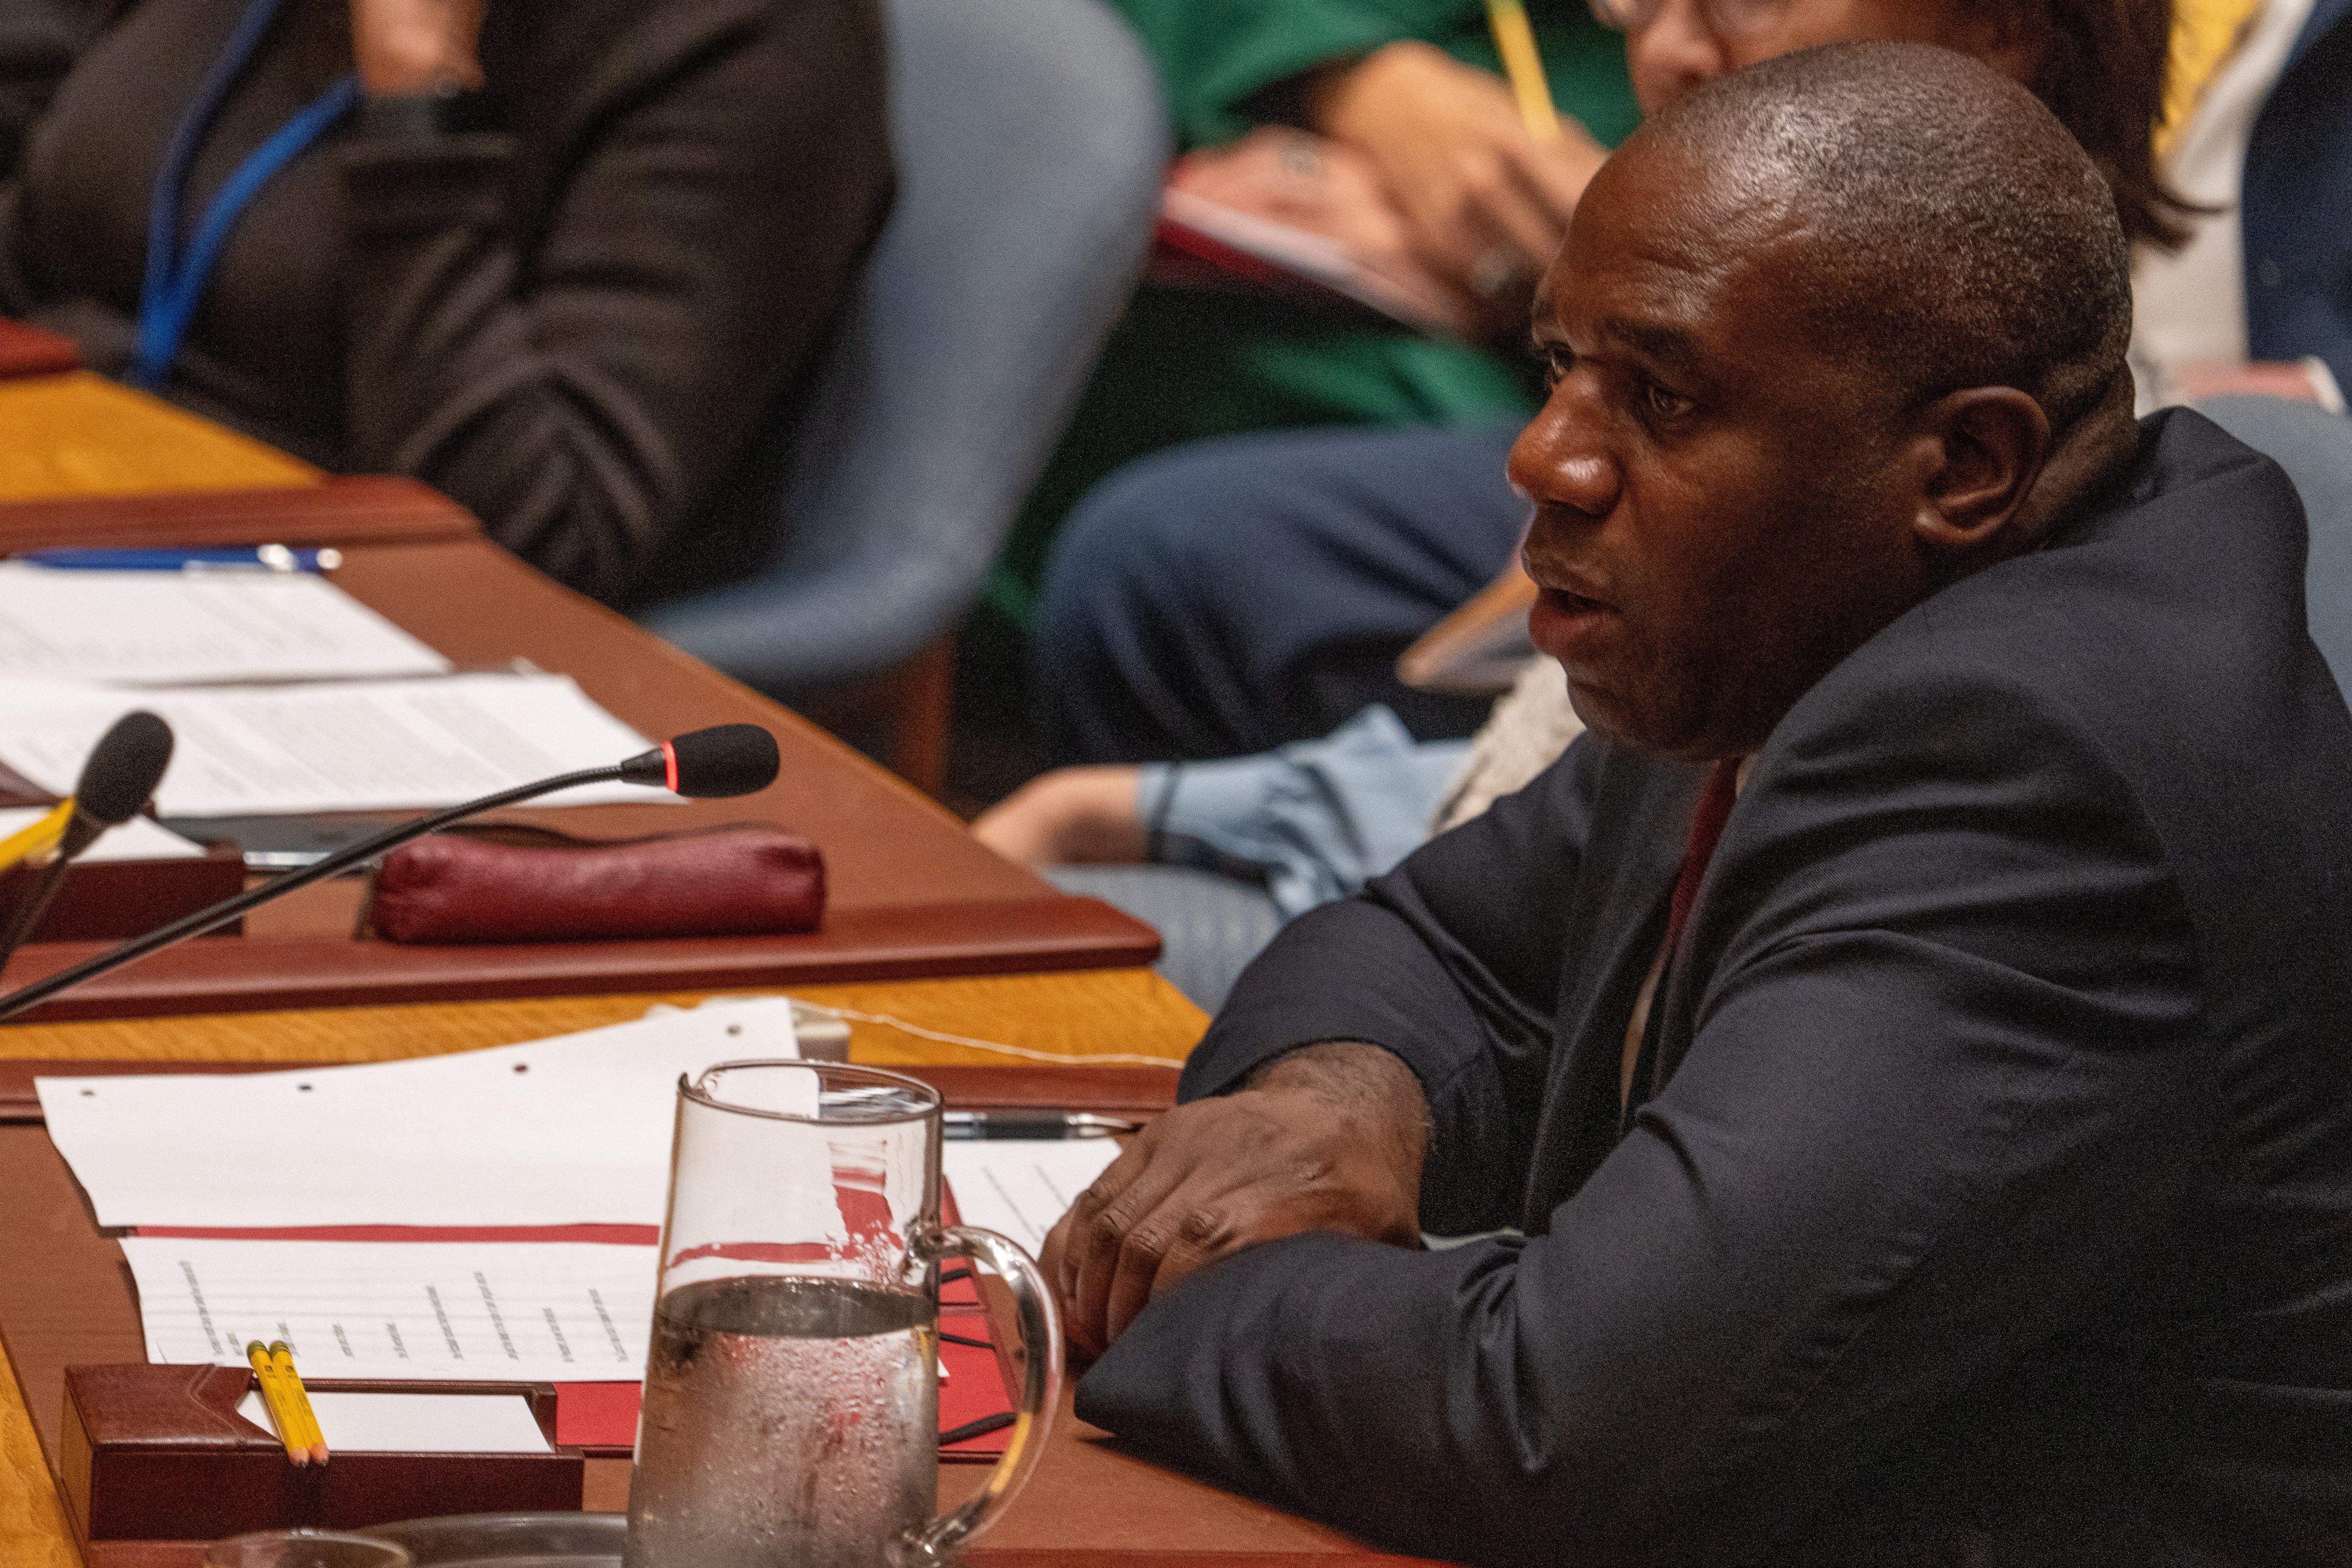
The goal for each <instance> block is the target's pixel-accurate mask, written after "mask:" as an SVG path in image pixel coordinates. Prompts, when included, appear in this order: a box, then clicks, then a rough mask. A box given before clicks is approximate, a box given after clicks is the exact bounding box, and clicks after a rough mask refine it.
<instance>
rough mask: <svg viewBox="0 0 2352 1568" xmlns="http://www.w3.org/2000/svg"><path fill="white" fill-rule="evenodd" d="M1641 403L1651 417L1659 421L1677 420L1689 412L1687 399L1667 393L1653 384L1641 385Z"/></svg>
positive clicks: (1689, 406) (1676, 394)
mask: <svg viewBox="0 0 2352 1568" xmlns="http://www.w3.org/2000/svg"><path fill="white" fill-rule="evenodd" d="M1642 401H1643V404H1644V405H1646V406H1647V407H1648V409H1649V411H1650V413H1651V415H1652V416H1654V417H1656V418H1659V419H1679V418H1681V417H1682V416H1684V415H1685V414H1688V413H1689V412H1690V411H1691V400H1690V399H1689V398H1687V397H1685V396H1683V395H1680V394H1678V393H1673V392H1668V391H1667V390H1666V389H1665V388H1664V387H1663V386H1660V385H1659V384H1657V383H1655V382H1645V383H1643V386H1642Z"/></svg>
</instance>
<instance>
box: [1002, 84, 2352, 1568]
mask: <svg viewBox="0 0 2352 1568" xmlns="http://www.w3.org/2000/svg"><path fill="white" fill-rule="evenodd" d="M2129 326H2130V304H2129V291H2128V281H2127V254H2126V245H2125V242H2124V239H2123V236H2122V234H2121V231H2120V229H2119V227H2118V226H2117V224H2116V216H2115V209H2114V205H2113V203H2112V201H2111V200H2110V199H2109V197H2108V196H2107V195H2106V192H2105V187H2104V185H2103V184H2102V183H2101V182H2100V180H2099V177H2098V174H2097V171H2096V170H2095V168H2094V167H2093V166H2092V165H2091V163H2090V162H2089V160H2088V159H2087V158H2086V157H2084V154H2083V153H2082V152H2081V151H2080V149H2079V147H2077V145H2076V144H2075V143H2074V142H2073V141H2072V140H2071V139H2070V138H2069V137H2068V136H2067V135H2066V134H2065V132H2063V130H2062V129H2061V128H2060V127H2059V125H2058V123H2057V122H2056V121H2054V120H2053V119H2052V118H2051V116H2050V115H2049V113H2048V112H2047V111H2046V110H2043V109H2042V107H2041V106H2040V105H2039V104H2038V103H2036V102H2035V101H2034V100H2033V99H2032V97H2031V95H2029V94H2028V93H2026V92H2025V91H2024V90H2023V89H2020V88H2018V87H2015V86H2014V85H2012V84H2010V83H2008V82H2006V81H2004V80H2003V79H2000V78H1998V77H1996V76H1995V75H1994V74H1993V73H1992V72H1990V70H1987V69H1985V68H1982V67H1980V66H1977V65H1974V64H1972V63H1969V62H1968V61H1966V60H1964V59H1962V58H1959V57H1958V56H1955V55H1950V54H1947V53H1944V52H1942V51H1940V50H1936V49H1932V48H1928V47H1923V46H1913V45H1872V46H1849V47H1838V48H1832V49H1825V50H1817V51H1811V52H1809V53H1806V54H1800V55H1793V56H1789V57H1786V58H1782V59H1780V60H1777V61H1773V62H1770V63H1769V64H1767V65H1764V66H1761V67H1758V68H1754V69H1752V70H1750V71H1748V72H1743V73H1740V74H1739V75H1737V76H1734V77H1731V78H1727V79H1725V80H1723V81H1721V82H1718V83H1717V84H1715V85H1713V86H1711V87H1709V88H1707V89H1705V90H1703V91H1701V92H1700V93H1698V94H1696V95H1695V96H1694V97H1693V98H1692V99H1690V100H1687V101H1686V102H1685V103H1684V104H1683V105H1681V106H1679V107H1678V108H1677V109H1676V110H1674V111H1672V112H1670V113H1668V114H1666V115H1664V116H1662V117H1660V118H1659V119H1658V120H1657V121H1654V122H1653V123H1652V124H1651V125H1650V126H1649V127H1647V128H1646V129H1645V130H1643V132H1641V133H1639V134H1638V135H1637V136H1636V137H1635V138H1634V140H1633V142H1629V143H1628V144H1627V147H1626V149H1625V150H1624V151H1623V152H1622V153H1619V154H1618V156H1617V157H1616V158H1615V159H1614V160H1612V163H1610V164H1609V165H1608V166H1607V167H1606V168H1605V169H1604V170H1603V171H1602V173H1601V175H1600V176H1599V177H1598V178H1597V179H1596V180H1595V182H1594V184H1593V185H1592V187H1591V191H1590V192H1589V193H1588V195H1587V196H1586V198H1585V201H1584V203H1583V205H1581V206H1580V209H1579V211H1578V214H1577V216H1576V218H1575V221H1574V225H1573V226H1572V228H1571V230H1570V237H1569V240H1568V243H1567V247H1566V248H1565V250H1564V251H1563V252H1562V255H1561V257H1560V258H1559V261H1558V262H1557V263H1555V265H1554V267H1553V268H1552V272H1551V276H1550V278H1549V279H1548V281H1547V284H1546V288H1545V292H1544V296H1543V303H1542V308H1541V309H1540V310H1539V311H1538V341H1539V342H1540V344H1541V345H1542V346H1543V348H1544V349H1545V350H1546V352H1547V353H1549V355H1550V357H1551V362H1552V367H1553V373H1554V379H1553V387H1552V392H1551V395H1550V399H1549V403H1548V404H1547V405H1546V406H1545V408H1544V410H1543V411H1542V413H1541V414H1540V415H1538V417H1537V419H1536V421H1535V423H1534V424H1533V425H1531V426H1529V427H1528V431H1527V433H1526V435H1525V436H1524V437H1522V438H1521V440H1520V443H1519V445H1518V447H1517V450H1516V452H1515V453H1514V456H1513V474H1514V478H1515V479H1516V480H1517V482H1518V483H1519V484H1520V485H1521V486H1522V487H1523V488H1525V489H1527V490H1528V493H1529V494H1530V495H1531V496H1532V497H1533V498H1534V500H1535V503H1536V509H1537V516H1536V521H1535V524H1534V527H1533V530H1532V531H1531V533H1530V536H1529V539H1528V545H1527V549H1526V556H1527V562H1528V568H1529V571H1530V573H1531V574H1532V575H1533V576H1534V577H1535V579H1536V581H1537V583H1538V584H1539V585H1540V586H1541V587H1542V590H1543V595H1542V599H1541V602H1540V603H1539V605H1538V608H1537V610H1536V612H1535V615H1534V617H1533V623H1532V625H1533V629H1534V632H1535V636H1536V639H1537V641H1538V644H1539V645H1540V646H1541V647H1544V648H1545V649H1546V650H1547V651H1548V652H1549V653H1551V654H1552V655H1554V656H1555V657H1557V658H1559V659H1560V660H1561V662H1562V663H1563V664H1564V665H1565V666H1566V667H1567V669H1568V672H1569V679H1570V690H1571V693H1572V694H1573V696H1574V699H1575V701H1576V704H1577V707H1578V710H1579V711H1580V713H1581V714H1582V715H1583V717H1584V718H1585V720H1586V721H1588V723H1589V724H1590V725H1591V731H1592V732H1591V734H1590V735H1588V737H1587V738H1586V739H1584V740H1582V741H1580V742H1578V743H1577V745H1576V746H1575V747H1574V748H1572V749H1571V751H1570V753H1569V755H1568V756H1567V757H1566V758H1564V759H1563V760H1562V761H1561V762H1560V763H1559V764H1558V765H1557V766H1556V767H1555V768H1553V769H1552V770H1551V771H1550V772H1549V773H1547V774H1546V775H1544V776H1543V777H1542V778H1540V779H1539V780H1538V782H1537V783H1536V784H1533V785H1532V786H1530V787H1529V788H1528V790H1527V791H1525V792H1523V793H1522V794H1520V795H1517V796H1515V797H1513V798H1510V799H1508V800H1506V801H1504V802H1502V803H1500V804H1498V805H1496V807H1495V808H1494V810H1493V811H1491V812H1490V813H1489V814H1488V815H1487V816H1486V817H1484V818H1482V819H1480V820H1479V821H1477V822H1475V823H1473V824H1471V825H1469V826H1465V827H1463V828H1461V829H1459V830H1457V831H1455V832H1454V833H1451V834H1448V835H1446V836H1444V837H1441V838H1439V839H1437V840H1435V841H1434V842H1433V843H1432V844H1430V845H1429V846H1428V847H1425V848H1424V849H1423V850H1422V851H1420V852H1419V853H1418V854H1416V855H1415V856H1413V857H1412V858H1410V859H1408V860H1407V861H1406V862H1405V863H1404V864H1403V865H1402V867H1401V868H1399V869H1398V870H1397V871H1396V872H1394V873H1393V874H1391V876H1389V877H1387V878H1385V879H1381V880H1380V881H1378V882H1376V883H1375V884H1374V885H1373V886H1372V887H1371V888H1370V889H1369V890H1368V891H1367V892H1366V893H1365V894H1364V895H1363V896H1362V897H1360V898H1359V899H1357V900H1349V901H1348V902H1345V903H1342V904H1339V905H1335V906H1331V907H1329V908H1328V909H1326V910H1318V911H1316V912H1315V913H1312V914H1310V915H1308V916H1306V917H1304V918H1302V919H1301V920H1300V921H1297V922H1296V923H1295V924H1294V925H1293V926H1292V927H1291V928H1289V929H1288V930H1287V931H1285V932H1284V934H1283V935H1282V936H1281V937H1280V938H1279V939H1277V941H1276V943H1275V944H1274V946H1273V947H1272V948H1271V949H1269V950H1268V952H1266V954H1265V956H1264V957H1263V958H1261V959H1260V960H1259V962H1258V963H1256V964H1255V966H1254V967H1253V968H1252V969H1251V970H1250V971H1249V972H1248V973H1245V974H1244V977H1243V980H1242V982H1241V984H1240V985H1239V986H1238V987H1237V988H1236V990H1235V992H1234V996H1233V999H1232V1001H1231V1003H1230V1004H1229V1005H1227V1007H1226V1008H1225V1010H1224V1012H1223V1014H1222V1015H1221V1016H1220V1017H1219V1018H1218V1020H1217V1022H1216V1024H1215V1026H1213V1029H1212V1030H1211V1032H1210V1034H1209V1036H1208V1037H1207V1038H1206V1039H1205V1040H1204V1041H1203V1042H1202V1046H1201V1047H1200V1049H1199V1050H1198V1051H1197V1052H1196V1053H1195V1055H1194V1057H1193V1058H1192V1063H1191V1066H1190V1067H1189V1068H1188V1069H1187V1072H1186V1075H1185V1079H1184V1097H1185V1099H1186V1100H1187V1101H1188V1103H1186V1104H1185V1105H1183V1106H1181V1107H1180V1108H1179V1109H1178V1110H1175V1111H1174V1112H1172V1113H1171V1114H1170V1115H1169V1116H1167V1117H1165V1118H1163V1119H1162V1120H1161V1121H1160V1122H1159V1123H1158V1124H1156V1125H1155V1126H1154V1127H1153V1128H1152V1129H1150V1131H1148V1132H1147V1133H1146V1134H1145V1135H1144V1136H1143V1137H1142V1138H1141V1139H1139V1140H1138V1142H1137V1143H1136V1145H1135V1146H1134V1147H1133V1148H1131V1149H1130V1150H1129V1152H1127V1153H1126V1154H1124V1155H1123V1156H1122V1157H1121V1158H1120V1160H1119V1161H1118V1163H1117V1164H1115V1165H1114V1166H1113V1167H1112V1168H1111V1170H1110V1171H1109V1172H1108V1173H1106V1175H1105V1176H1104V1178H1103V1179H1102V1181H1101V1182H1100V1183H1098V1184H1097V1185H1096V1187H1095V1188H1093V1189H1091V1190H1090V1191H1089V1192H1088V1193H1087V1194H1086V1195H1085V1196H1084V1197H1083V1198H1082V1199H1081V1200H1080V1202H1079V1203H1078V1204H1077V1205H1076V1207H1075V1208H1074V1209H1073V1211H1072V1213H1071V1214H1070V1215H1068V1216H1067V1217H1066V1219H1065V1220H1064V1222H1063V1224H1062V1226H1060V1227H1059V1228H1058V1229H1057V1231H1056V1233H1055V1237H1054V1240H1053V1242H1052V1244H1051V1245H1050V1246H1049V1248H1048V1257H1047V1259H1046V1262H1047V1266H1048V1268H1049V1270H1050V1271H1051V1273H1052V1274H1053V1276H1054V1277H1055V1279H1056V1281H1057V1285H1058V1288H1059V1289H1060V1290H1061V1291H1062V1293H1063V1296H1064V1300H1065V1306H1066V1311H1067V1315H1068V1319H1069V1323H1070V1331H1071V1334H1072V1337H1073V1340H1074V1341H1075V1342H1076V1344H1077V1346H1078V1348H1079V1349H1080V1350H1082V1351H1087V1352H1103V1353H1102V1359H1101V1360H1100V1361H1099V1362H1098V1363H1097V1364H1096V1365H1095V1366H1094V1368H1093V1370H1092V1371H1091V1372H1090V1373H1088V1374H1087V1378H1086V1380H1085V1382H1084V1383H1083V1384H1082V1385H1081V1387H1080V1391H1079V1405H1078V1409H1079V1413H1080V1414H1081V1415H1084V1416H1085V1417H1087V1419H1089V1420H1092V1421H1095V1422H1097V1423H1099V1424H1101V1425H1103V1426H1108V1427H1109V1428H1110V1429H1111V1430H1112V1431H1114V1432H1115V1433H1117V1434H1118V1436H1121V1437H1122V1438H1125V1439H1127V1440H1128V1441H1129V1442H1130V1443H1132V1444H1134V1445H1136V1446H1137V1447H1139V1448H1141V1449H1142V1450H1144V1451H1146V1452H1148V1453H1150V1454H1153V1455H1155V1456H1158V1457H1160V1458H1164V1459H1166V1460H1168V1461H1170V1462H1171V1463H1175V1464H1179V1465H1182V1466H1185V1467H1188V1468H1193V1469H1196V1470H1198V1471H1201V1472H1202V1473H1204V1474H1207V1475H1210V1476H1212V1477H1214V1478H1216V1479H1221V1480H1223V1481H1224V1482H1226V1483H1228V1484H1230V1485H1234V1486H1235V1487H1239V1488H1242V1489H1247V1490H1250V1491H1253V1492H1256V1493H1258V1494H1260V1495H1263V1496H1266V1497H1268V1498H1271V1499H1273V1500H1277V1501H1280V1502H1283V1503H1285V1504H1286V1505H1288V1506H1291V1507H1294V1508H1298V1509H1301V1510H1305V1511H1307V1512H1310V1513H1313V1514H1316V1515H1318V1516H1319V1517H1322V1518H1325V1519H1328V1520H1330V1521H1333V1522H1335V1523H1338V1524H1339V1525H1341V1526H1343V1527H1345V1528H1347V1529H1349V1530H1352V1531H1357V1532H1360V1533H1361V1534H1363V1535H1364V1536H1366V1537H1368V1538H1370V1539H1371V1540H1373V1541H1376V1542H1381V1543H1382V1544H1385V1545H1389V1546H1391V1547H1395V1548H1399V1549H1403V1550H1409V1551H1413V1552H1422V1553H1426V1554H1429V1555H1433V1556H1443V1557H1450V1558H1456V1559H1460V1560H1463V1561H1465V1562H1472V1563H1538V1562H1542V1563H1594V1564H1608V1565H1611V1568H1624V1565H1627V1564H1635V1563H1706V1564H1717V1563H1776V1564H1791V1565H1794V1564H1803V1565H1807V1568H1821V1565H1831V1564H1841V1563H1873V1564H1877V1563H1918V1564H1935V1565H1944V1564H1950V1565H1953V1568H1958V1565H1961V1564H1967V1565H1969V1568H2022V1565H2025V1564H2059V1563H2064V1564H2070V1565H2072V1564H2085V1563H2094V1564H2095V1563H2118V1564H2121V1563H2130V1564H2143V1563H2198V1564H2209V1563H2247V1564H2252V1563H2265V1564H2268V1563H2344V1562H2347V1561H2352V832H2347V805H2352V716H2348V715H2347V712H2346V710H2345V706H2344V702H2343V700H2342V699H2341V697H2340V696H2339V695H2338V694H2337V690H2336V686H2335V683H2334V682H2333V680H2332V679H2330V678H2329V675H2328V672H2327V669H2326V666H2325V664H2324V663H2323V662H2322V660H2321V658H2320V657H2319V655H2318V652H2317V650H2316V649H2315V647H2313V646H2312V643H2311V640H2310V638H2309V637H2308V635H2307V634H2306V633H2305V629H2304V621H2303V610H2302V583H2303V554H2304V534H2303V520H2302V514H2301V510H2300V508H2299V506H2298V505H2297V503H2296V501H2295V499H2294V491H2293V489H2292V488H2291V487H2290V486H2289V485H2288V483H2287V482H2286V480H2285V479H2284V476H2283V475H2282V474H2280V473H2279V472H2278V470H2277V469H2276V468H2274V467H2273V465H2271V464H2270V463H2269V462H2268V461H2267V460H2266V459H2264V458H2261V457H2259V456H2257V455H2256V454H2254V453H2253V452H2252V451H2250V450H2249V449H2247V448H2245V447H2242V446H2240V445H2238V444H2237V443H2236V442H2234V441H2232V440H2231V438H2230V437H2227V436H2225V435H2223V434H2222V433H2221V431H2219V430H2218V429H2216V428H2215V427H2214V426H2211V425H2210V424H2208V423H2207V422H2205V421H2204V420H2202V419H2201V418H2200V417H2199V416H2196V415H2194V414H2190V413H2187V412H2184V411H2175V412H2173V413H2170V414H2168V415H2166V416H2158V417H2157V418H2155V419H2152V420H2150V421H2147V423H2145V424H2141V425H2137V426H2136V425H2135V424H2134V423H2133V422H2132V420H2131V418H2130V405H2131V392H2130V383H2129V377H2128V375H2127V374H2126V371H2125V369H2124V363H2123V353H2124V345H2125V342H2126V338H2127V337H2128V333H2129ZM1497 1227H1512V1228H1514V1229H1515V1231H1516V1233H1517V1234H1511V1235H1505V1236H1501V1237H1491V1238H1489V1239H1486V1240H1482V1241H1476V1242H1473V1243H1471V1244H1469V1245H1465V1246H1462V1247H1454V1248H1452V1249H1448V1250H1442V1251H1424V1250H1422V1249H1421V1248H1420V1247H1419V1237H1420V1235H1421V1233H1422V1232H1423V1230H1430V1231H1436V1232H1442V1233H1449V1232H1450V1233H1466V1232H1475V1231H1485V1230H1492V1229H1496V1228H1497Z"/></svg>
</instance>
